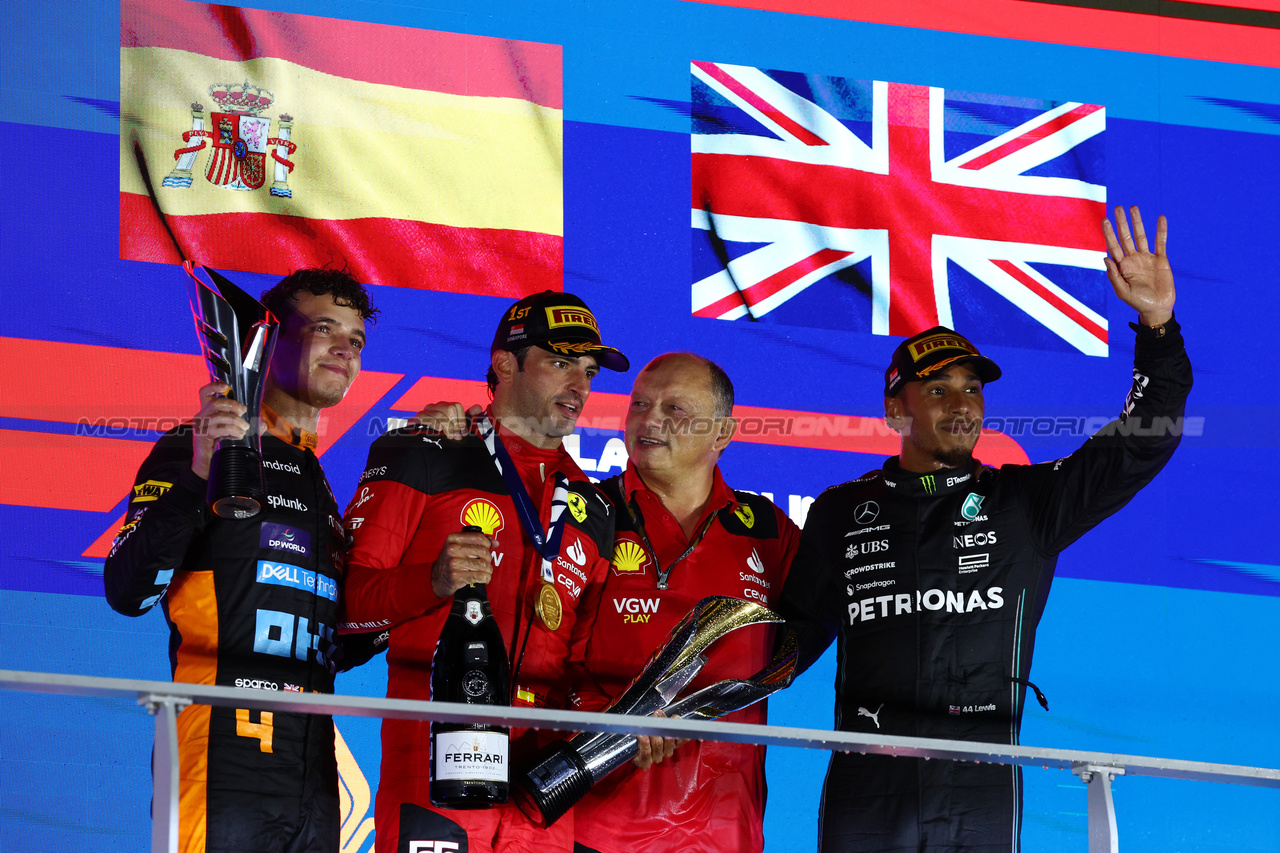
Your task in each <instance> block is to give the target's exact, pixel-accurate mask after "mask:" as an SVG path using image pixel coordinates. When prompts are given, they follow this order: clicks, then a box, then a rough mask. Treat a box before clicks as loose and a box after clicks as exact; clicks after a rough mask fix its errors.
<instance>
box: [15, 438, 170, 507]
mask: <svg viewBox="0 0 1280 853" xmlns="http://www.w3.org/2000/svg"><path fill="white" fill-rule="evenodd" d="M150 452H151V445H150V444H147V443H146V442H145V441H130V440H128V439H121V438H96V437H91V436H85V435H60V434H55V433H48V432H24V431H22V430H12V429H0V469H3V470H4V477H3V478H2V479H0V504H11V505H16V506H32V507H40V508H42V509H76V510H86V511H89V512H110V511H111V510H113V509H115V508H116V506H117V505H119V503H120V501H121V500H122V499H123V498H124V496H125V494H126V493H127V492H128V490H129V487H130V486H131V485H132V484H133V474H134V472H135V471H137V470H138V466H139V465H141V464H142V460H143V459H146V458H147V454H148V453H150Z"/></svg>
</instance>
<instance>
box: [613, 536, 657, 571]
mask: <svg viewBox="0 0 1280 853" xmlns="http://www.w3.org/2000/svg"><path fill="white" fill-rule="evenodd" d="M647 562H649V555H648V554H646V553H645V552H644V548H641V547H640V545H639V543H637V542H632V541H631V540H629V539H624V540H622V541H621V542H619V543H618V544H617V546H616V547H614V549H613V568H614V571H618V572H639V571H642V570H643V569H644V564H645V563H647Z"/></svg>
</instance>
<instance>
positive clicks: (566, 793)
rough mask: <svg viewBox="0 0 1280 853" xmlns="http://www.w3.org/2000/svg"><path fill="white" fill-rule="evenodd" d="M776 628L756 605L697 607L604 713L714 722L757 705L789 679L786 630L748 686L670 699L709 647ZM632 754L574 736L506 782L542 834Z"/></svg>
mask: <svg viewBox="0 0 1280 853" xmlns="http://www.w3.org/2000/svg"><path fill="white" fill-rule="evenodd" d="M782 621H783V620H782V617H781V616H778V615H777V614H776V613H774V612H773V611H771V610H769V609H768V608H767V607H762V606H761V605H759V604H753V603H751V602H748V601H742V600H740V599H737V598H730V597H728V596H723V595H713V596H710V597H708V598H704V599H702V600H701V601H699V602H698V603H697V604H696V605H694V608H693V609H692V610H690V611H689V613H688V615H687V616H685V617H684V619H682V620H680V623H679V624H678V625H676V626H675V627H674V628H672V629H671V633H670V634H669V635H668V636H667V641H666V643H665V644H664V645H663V646H662V648H660V649H658V651H657V652H655V653H654V655H653V657H651V658H650V659H649V662H648V663H647V664H645V667H644V669H643V670H641V672H640V674H639V675H637V676H636V677H635V679H634V680H633V681H632V682H631V684H630V685H629V686H628V687H627V689H626V690H625V691H624V692H623V693H622V695H621V696H619V697H618V698H617V699H616V700H615V701H614V702H613V704H611V705H610V706H609V707H608V708H606V709H605V713H607V714H629V715H633V716H646V715H649V714H652V713H653V712H654V711H659V710H661V711H663V712H664V713H665V714H666V715H667V716H668V717H680V718H682V719H686V720H714V719H716V718H718V717H722V716H724V715H725V714H729V713H731V712H733V711H737V710H740V709H742V708H745V707H747V706H748V705H752V704H755V703H756V702H759V701H760V700H761V699H763V698H765V697H766V696H768V695H769V694H770V693H773V692H774V691H777V690H781V689H782V688H783V687H786V686H787V685H789V684H790V683H791V680H792V678H794V677H795V668H796V641H795V633H794V632H793V631H792V630H791V629H790V628H784V629H783V630H784V632H785V633H784V634H783V635H782V637H781V638H780V641H779V642H778V643H777V644H776V651H775V653H774V655H773V659H772V660H770V661H769V664H768V665H767V666H766V667H765V668H764V669H762V670H760V671H759V672H757V673H756V674H755V675H753V676H751V677H750V678H746V679H730V680H727V681H721V682H718V683H716V684H712V685H710V686H708V687H704V688H702V689H701V690H699V691H697V692H696V693H692V694H690V695H689V696H687V697H685V698H684V699H680V700H679V701H676V696H677V695H678V694H679V693H680V691H681V690H683V689H684V687H685V686H686V685H688V684H689V682H691V681H692V680H693V678H694V676H696V675H697V674H698V672H699V671H700V670H701V669H702V667H703V666H704V665H705V664H706V662H707V657H706V655H704V654H703V652H704V651H705V650H706V649H707V647H708V646H710V645H711V644H712V643H714V642H715V641H716V640H718V639H720V638H721V637H723V636H724V635H726V634H728V633H730V632H731V631H736V630H737V629H738V628H744V627H746V626H748V625H754V624H758V623H762V622H782ZM636 748H637V744H636V737H635V735H629V734H608V733H593V732H579V733H578V734H576V735H574V736H573V737H571V738H569V739H568V740H564V741H560V742H558V743H554V744H552V745H551V746H549V747H547V748H545V749H543V750H541V751H540V752H538V753H537V754H536V755H535V756H534V757H533V759H532V761H531V762H530V763H529V766H528V767H526V768H525V769H523V770H521V771H520V772H519V773H517V774H516V776H515V778H514V779H513V780H512V781H514V782H515V786H514V791H513V794H514V796H515V800H516V803H517V804H519V806H520V809H521V811H523V812H524V813H525V814H526V815H527V816H528V817H529V819H530V820H532V821H534V822H535V823H537V824H538V825H540V826H550V825H551V824H553V823H555V822H556V821H557V820H559V819H560V817H561V816H562V815H564V813H565V812H567V811H568V810H569V809H570V808H571V807H572V806H573V804H574V803H576V802H577V801H578V800H580V799H582V797H583V796H584V795H585V794H586V793H587V791H589V790H590V789H591V787H592V786H593V785H595V784H596V783H597V782H599V781H600V780H601V779H603V778H604V777H605V776H607V775H609V773H611V772H613V771H614V770H616V769H617V768H618V767H621V766H622V765H623V764H625V763H626V762H627V761H629V760H631V757H632V756H634V755H635V754H636Z"/></svg>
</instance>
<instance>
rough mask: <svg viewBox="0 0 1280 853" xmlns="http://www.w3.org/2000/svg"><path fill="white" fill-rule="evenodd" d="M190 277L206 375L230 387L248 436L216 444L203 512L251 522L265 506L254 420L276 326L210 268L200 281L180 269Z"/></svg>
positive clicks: (191, 271) (190, 270) (258, 411)
mask: <svg viewBox="0 0 1280 853" xmlns="http://www.w3.org/2000/svg"><path fill="white" fill-rule="evenodd" d="M183 267H184V268H185V269H186V271H187V274H188V275H189V276H190V277H191V281H192V285H191V313H192V315H193V316H194V318H195V321H196V335H197V336H198V337H199V338H200V344H201V349H202V350H203V351H204V357H205V361H206V362H207V363H208V365H209V376H210V377H212V378H213V380H214V381H217V382H225V383H227V384H228V385H230V386H231V390H230V391H229V392H228V393H227V396H229V397H231V398H232V399H234V400H236V401H238V402H239V403H241V404H243V405H244V407H245V408H246V409H248V411H247V412H246V413H245V415H244V419H245V420H247V421H248V422H249V431H248V432H246V433H245V435H244V437H243V438H238V439H233V438H224V439H221V440H220V441H219V442H218V447H217V449H216V450H215V451H214V453H213V461H212V463H211V464H210V466H209V493H208V497H209V507H210V508H211V509H212V510H213V511H214V513H216V514H217V515H219V516H221V517H223V518H252V517H253V516H255V515H257V514H258V512H259V511H260V510H261V509H262V505H263V504H264V503H265V502H266V492H267V489H266V481H265V479H264V477H263V474H262V436H261V434H260V430H259V429H258V419H259V417H260V416H261V413H262V392H263V389H264V387H265V386H266V380H267V368H268V367H269V366H270V364H271V351H272V350H273V349H274V348H275V344H276V331H277V330H278V329H279V327H280V324H279V322H278V321H277V320H276V318H275V316H274V315H273V314H272V313H271V312H270V311H268V310H267V309H266V307H265V306H263V304H262V303H261V302H259V301H258V300H256V299H254V298H253V297H252V296H250V295H249V294H248V293H246V292H244V291H243V290H241V289H240V288H238V287H236V286H235V285H234V284H232V283H231V282H230V281H228V280H227V278H226V277H225V276H223V275H222V274H221V273H219V272H218V271H217V270H215V269H211V268H210V267H202V269H203V270H204V271H205V273H206V274H207V275H208V276H209V279H210V281H209V282H205V281H201V279H200V278H199V276H197V275H196V270H195V265H194V264H192V263H191V262H190V261H187V262H186V263H184V264H183Z"/></svg>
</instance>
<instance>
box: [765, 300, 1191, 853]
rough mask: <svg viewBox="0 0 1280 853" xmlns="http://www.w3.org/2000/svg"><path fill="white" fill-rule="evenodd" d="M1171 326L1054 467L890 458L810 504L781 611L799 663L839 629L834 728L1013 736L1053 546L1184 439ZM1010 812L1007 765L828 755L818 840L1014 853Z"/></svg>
mask: <svg viewBox="0 0 1280 853" xmlns="http://www.w3.org/2000/svg"><path fill="white" fill-rule="evenodd" d="M1165 331H1166V334H1165V335H1164V336H1163V337H1157V336H1156V334H1155V333H1154V332H1153V330H1151V329H1146V328H1139V329H1138V338H1137V344H1136V357H1135V366H1134V382H1133V386H1132V390H1131V391H1130V393H1129V397H1128V399H1127V401H1126V405H1125V409H1124V413H1123V414H1122V416H1121V418H1120V419H1119V420H1118V421H1113V422H1112V423H1111V424H1109V425H1108V426H1106V427H1104V428H1103V429H1102V430H1101V431H1099V432H1098V433H1097V434H1095V435H1094V436H1093V437H1091V438H1090V439H1089V440H1088V441H1086V442H1085V443H1084V445H1083V446H1082V447H1081V448H1080V449H1079V450H1077V451H1076V452H1074V453H1072V454H1071V455H1070V456H1068V457H1066V458H1064V459H1059V460H1058V461H1056V462H1047V463H1042V464H1038V465H1005V466H1003V467H1001V468H1000V469H999V470H994V469H992V468H987V467H982V466H980V465H978V464H977V463H974V466H973V467H972V468H965V469H951V470H938V471H934V472H932V473H930V474H926V475H924V476H921V475H918V474H911V473H908V472H906V471H903V470H901V469H900V468H899V467H898V464H897V458H896V457H895V458H893V459H890V460H888V461H887V462H886V463H885V465H884V468H883V470H880V471H874V472H872V473H869V474H867V475H865V476H863V477H862V478H860V479H858V480H855V481H853V482H850V483H845V484H844V485H840V486H834V487H832V488H830V489H828V490H826V491H825V492H823V493H822V495H820V496H819V497H818V499H817V500H816V501H815V502H814V503H813V505H812V507H811V508H810V510H809V515H808V519H807V521H806V524H805V528H804V534H803V536H802V538H801V544H800V552H799V554H798V555H797V557H796V561H795V564H794V566H793V568H792V571H791V574H790V577H789V578H788V581H787V585H786V588H785V590H784V593H783V612H784V614H785V615H786V616H787V618H788V623H789V624H792V625H793V626H795V627H796V628H797V629H798V630H799V632H800V642H801V654H800V657H801V665H802V666H808V665H809V664H810V663H812V662H813V661H814V660H816V659H817V657H818V656H820V655H821V654H822V652H823V651H824V650H825V649H826V647H827V646H828V645H829V644H830V642H831V640H832V638H833V637H836V636H837V634H838V636H839V646H838V652H839V653H838V664H837V666H838V669H837V674H836V682H835V683H836V708H835V712H836V727H837V728H838V729H842V730H845V731H855V732H862V733H866V734H871V735H904V736H918V737H933V738H948V739H956V740H969V741H987V742H994V743H1013V744H1016V743H1017V742H1018V729H1019V726H1020V723H1021V718H1022V710H1023V701H1024V698H1025V694H1026V689H1025V688H1026V686H1027V685H1028V681H1027V678H1028V676H1029V674H1030V670H1031V654H1032V650H1033V648H1034V645H1035V632H1036V626H1037V624H1038V623H1039V620H1040V616H1041V613H1042V612H1043V610H1044V606H1045V600H1046V598H1047V596H1048V594H1049V585H1050V583H1051V581H1052V580H1053V572H1054V566H1055V564H1056V562H1057V557H1058V554H1059V552H1061V551H1062V550H1063V549H1064V548H1066V547H1067V546H1068V545H1070V544H1071V543H1072V542H1074V541H1075V540H1076V539H1078V538H1080V536H1082V535H1083V534H1084V533H1085V532H1087V531H1088V530H1089V529H1090V528H1092V527H1093V526H1095V525H1096V524H1098V522H1100V521H1102V520H1103V519H1105V518H1106V517H1107V516H1109V515H1111V514H1112V513H1114V512H1116V511H1117V510H1119V509H1120V508H1121V507H1123V506H1124V505H1125V504H1126V503H1128V501H1129V500H1130V499H1131V498H1132V497H1133V496H1134V495H1135V494H1136V493H1137V492H1138V490H1139V489H1141V488H1142V487H1143V486H1145V485H1146V484H1147V483H1149V482H1150V481H1151V479H1152V478H1153V477H1154V476H1155V475H1156V474H1157V473H1158V472H1159V471H1160V469H1161V468H1162V467H1164V465H1165V463H1166V462H1168V461H1169V458H1170V456H1171V455H1172V454H1173V451H1174V449H1175V448H1176V447H1177V446H1178V442H1179V438H1180V435H1181V425H1182V414H1183V410H1184V405H1185V401H1186V397H1187V393H1188V392H1189V390H1190V388H1191V367H1190V364H1189V362H1188V360H1187V357H1186V353H1185V351H1184V349H1183V342H1182V337H1181V335H1180V333H1179V331H1178V326H1177V324H1176V322H1174V321H1172V320H1170V322H1168V323H1167V324H1165ZM981 449H982V448H981V446H980V445H979V447H978V451H979V452H981ZM1122 558H1125V557H1124V556H1122V555H1117V559H1122ZM1021 803H1022V799H1021V774H1020V771H1019V770H1018V769H1017V768H1015V767H1012V766H1005V765H993V764H975V763H964V762H953V761H946V760H933V761H927V762H926V761H924V760H922V759H900V758H893V757H890V756H881V755H865V756H864V755H858V754H849V753H835V754H833V756H832V759H831V763H830V767H829V769H828V773H827V779H826V784H825V786H824V790H823V800H822V812H821V816H820V818H819V822H820V844H819V847H820V849H821V850H823V851H864V850H865V851H872V850H874V851H878V853H892V852H893V851H908V850H909V851H912V853H916V851H944V850H945V851H983V853H986V851H1009V850H1017V849H1019V840H1018V839H1019V831H1020V826H1021Z"/></svg>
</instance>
